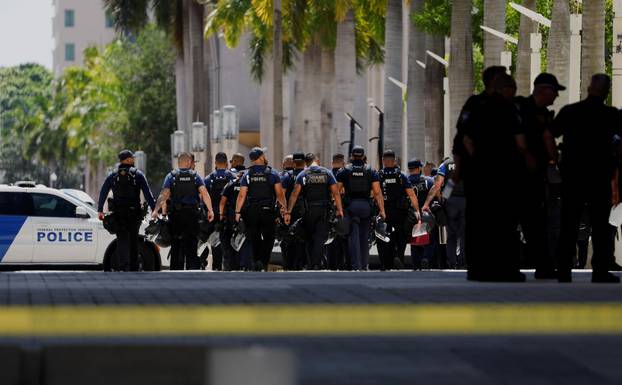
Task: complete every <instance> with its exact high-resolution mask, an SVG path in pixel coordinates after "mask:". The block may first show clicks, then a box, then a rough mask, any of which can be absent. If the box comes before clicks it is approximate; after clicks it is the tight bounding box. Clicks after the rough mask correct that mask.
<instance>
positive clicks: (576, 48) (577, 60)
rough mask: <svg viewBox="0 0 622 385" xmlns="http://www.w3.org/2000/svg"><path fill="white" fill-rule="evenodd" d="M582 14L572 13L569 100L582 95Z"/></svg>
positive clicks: (575, 100) (577, 98)
mask: <svg viewBox="0 0 622 385" xmlns="http://www.w3.org/2000/svg"><path fill="white" fill-rule="evenodd" d="M581 25H582V23H581V15H579V14H572V15H570V68H569V69H568V75H569V80H568V102H569V103H575V102H578V101H579V99H580V97H581Z"/></svg>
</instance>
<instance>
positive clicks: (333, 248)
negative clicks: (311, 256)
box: [326, 154, 352, 270]
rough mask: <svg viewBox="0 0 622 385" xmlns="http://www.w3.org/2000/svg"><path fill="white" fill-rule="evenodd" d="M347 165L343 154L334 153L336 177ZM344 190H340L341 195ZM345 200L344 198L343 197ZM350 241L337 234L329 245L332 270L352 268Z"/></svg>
mask: <svg viewBox="0 0 622 385" xmlns="http://www.w3.org/2000/svg"><path fill="white" fill-rule="evenodd" d="M345 166H346V162H345V156H344V155H343V154H334V155H333V157H332V165H331V172H332V173H333V175H334V176H335V177H336V176H337V174H338V173H339V171H340V170H341V169H342V168H344V167H345ZM341 193H342V191H341V190H340V191H339V194H340V196H341ZM342 202H343V199H342ZM347 249H348V242H347V239H346V237H342V236H340V235H339V234H336V236H335V239H334V240H333V241H332V242H331V243H330V244H329V245H328V247H327V250H326V256H327V259H328V268H329V269H330V270H341V269H347V270H349V269H351V266H352V263H351V261H350V257H349V254H348V253H347Z"/></svg>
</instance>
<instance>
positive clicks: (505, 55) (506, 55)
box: [499, 51, 512, 75]
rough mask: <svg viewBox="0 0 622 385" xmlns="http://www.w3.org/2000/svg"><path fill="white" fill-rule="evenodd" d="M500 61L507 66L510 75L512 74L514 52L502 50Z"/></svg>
mask: <svg viewBox="0 0 622 385" xmlns="http://www.w3.org/2000/svg"><path fill="white" fill-rule="evenodd" d="M499 63H501V65H502V66H504V67H505V68H506V72H507V73H508V75H512V52H511V51H501V55H500V58H499Z"/></svg>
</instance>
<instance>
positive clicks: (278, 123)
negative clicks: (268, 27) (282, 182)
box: [272, 0, 283, 159]
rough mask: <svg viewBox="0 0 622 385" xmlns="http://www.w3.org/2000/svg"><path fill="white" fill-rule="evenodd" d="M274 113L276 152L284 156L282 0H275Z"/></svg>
mask: <svg viewBox="0 0 622 385" xmlns="http://www.w3.org/2000/svg"><path fill="white" fill-rule="evenodd" d="M273 26H274V28H273V40H272V42H273V45H272V59H273V60H272V73H273V76H272V84H273V88H274V89H273V91H272V103H273V107H272V113H273V114H274V127H273V128H274V138H273V139H274V144H273V146H274V154H273V156H274V157H275V158H276V159H282V158H283V40H282V37H281V0H273Z"/></svg>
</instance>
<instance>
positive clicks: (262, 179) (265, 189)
mask: <svg viewBox="0 0 622 385" xmlns="http://www.w3.org/2000/svg"><path fill="white" fill-rule="evenodd" d="M271 172H272V169H271V168H270V167H266V169H265V170H264V171H255V170H254V169H249V171H248V174H247V176H246V177H247V178H248V179H247V185H248V200H249V202H250V203H251V204H267V205H271V204H274V187H272V185H271V184H270V179H269V176H270V173H271Z"/></svg>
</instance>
